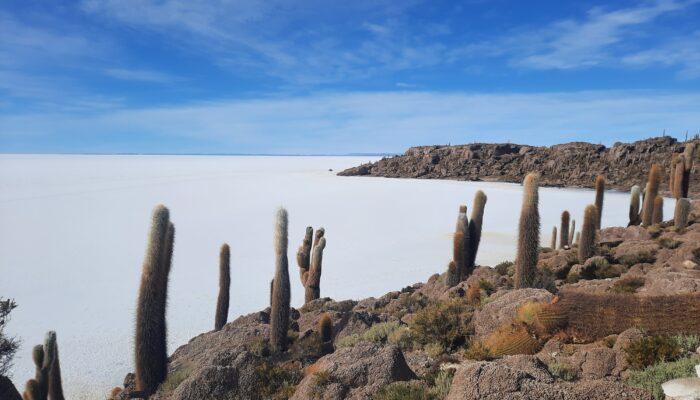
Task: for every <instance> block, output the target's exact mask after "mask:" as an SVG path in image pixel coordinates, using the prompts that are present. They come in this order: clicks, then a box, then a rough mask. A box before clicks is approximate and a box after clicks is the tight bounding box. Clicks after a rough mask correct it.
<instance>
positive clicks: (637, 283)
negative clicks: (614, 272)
mask: <svg viewBox="0 0 700 400" xmlns="http://www.w3.org/2000/svg"><path fill="white" fill-rule="evenodd" d="M644 282H645V281H644V278H642V277H641V276H626V277H624V278H620V279H618V280H617V281H615V283H613V285H612V286H611V287H610V289H609V290H610V291H611V292H613V293H627V294H633V293H636V292H637V289H639V288H640V287H642V286H644Z"/></svg>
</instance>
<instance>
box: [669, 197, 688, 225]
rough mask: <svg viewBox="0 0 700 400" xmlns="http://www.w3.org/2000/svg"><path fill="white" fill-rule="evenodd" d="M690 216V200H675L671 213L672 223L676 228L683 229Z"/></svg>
mask: <svg viewBox="0 0 700 400" xmlns="http://www.w3.org/2000/svg"><path fill="white" fill-rule="evenodd" d="M689 216H690V200H689V199H685V198H683V199H678V200H676V209H675V210H674V213H673V225H674V227H675V228H676V229H678V230H680V229H684V228H685V227H686V226H688V217H689Z"/></svg>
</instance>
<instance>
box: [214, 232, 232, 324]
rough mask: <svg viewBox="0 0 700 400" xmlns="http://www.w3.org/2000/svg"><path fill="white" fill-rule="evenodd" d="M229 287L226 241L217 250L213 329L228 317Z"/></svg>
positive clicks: (229, 254)
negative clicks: (217, 284)
mask: <svg viewBox="0 0 700 400" xmlns="http://www.w3.org/2000/svg"><path fill="white" fill-rule="evenodd" d="M230 289H231V249H230V247H229V245H228V244H227V243H224V244H222V245H221V250H220V251H219V296H218V297H217V299H216V314H215V315H214V330H217V331H218V330H220V329H221V328H223V327H224V325H226V320H227V319H228V305H229V296H230V293H229V292H230Z"/></svg>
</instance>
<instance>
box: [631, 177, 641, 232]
mask: <svg viewBox="0 0 700 400" xmlns="http://www.w3.org/2000/svg"><path fill="white" fill-rule="evenodd" d="M641 195H642V190H641V189H640V188H639V186H637V185H634V186H632V189H631V190H630V211H629V220H630V222H629V223H628V224H627V226H633V225H639V224H640V223H641V222H642V220H641V216H640V215H639V198H640V197H641Z"/></svg>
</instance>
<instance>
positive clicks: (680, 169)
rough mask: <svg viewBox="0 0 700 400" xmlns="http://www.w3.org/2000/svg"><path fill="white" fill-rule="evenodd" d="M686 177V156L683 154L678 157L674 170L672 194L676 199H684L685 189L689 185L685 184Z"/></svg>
mask: <svg viewBox="0 0 700 400" xmlns="http://www.w3.org/2000/svg"><path fill="white" fill-rule="evenodd" d="M685 177H686V175H685V155H683V154H681V155H679V156H677V157H676V162H675V165H674V168H673V177H672V182H673V190H672V191H671V194H672V195H673V197H675V198H676V199H680V198H682V197H683V187H684V186H687V184H686V183H685V182H684V180H685Z"/></svg>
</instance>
